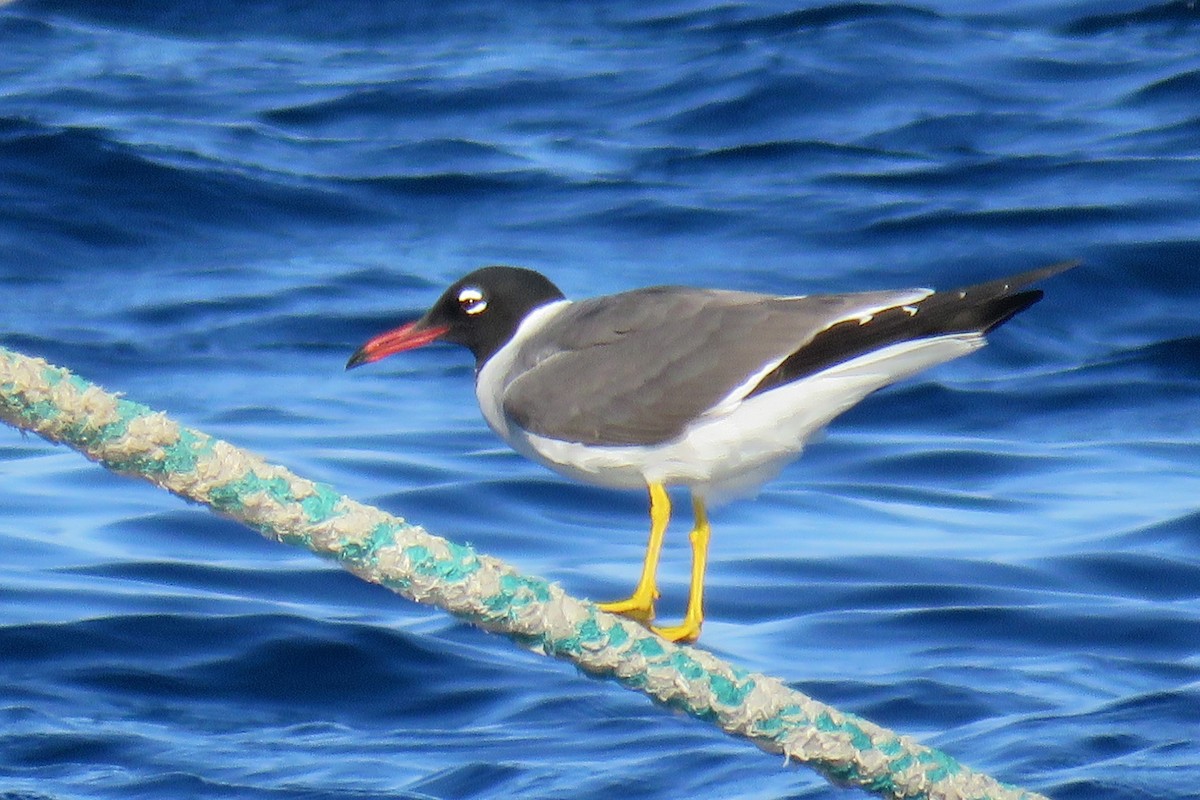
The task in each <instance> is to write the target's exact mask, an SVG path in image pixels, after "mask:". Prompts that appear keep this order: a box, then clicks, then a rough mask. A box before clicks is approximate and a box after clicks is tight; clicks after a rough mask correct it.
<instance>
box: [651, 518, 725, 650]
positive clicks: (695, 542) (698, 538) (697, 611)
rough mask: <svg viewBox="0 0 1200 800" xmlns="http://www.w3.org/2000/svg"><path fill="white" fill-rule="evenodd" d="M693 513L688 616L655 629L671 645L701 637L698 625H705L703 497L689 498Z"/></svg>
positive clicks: (706, 535) (708, 531)
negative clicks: (677, 623)
mask: <svg viewBox="0 0 1200 800" xmlns="http://www.w3.org/2000/svg"><path fill="white" fill-rule="evenodd" d="M692 511H693V512H694V513H695V515H696V523H695V527H693V528H692V533H691V536H690V537H689V538H690V539H691V541H692V585H691V588H689V589H688V604H687V613H686V614H685V615H684V617H683V622H682V623H681V624H679V625H672V626H670V627H667V628H657V627H656V628H654V632H655V633H657V634H658V635H659V636H661V637H663V638H664V639H670V640H671V641H672V642H694V641H696V640H697V639H699V638H700V625H701V624H702V623H703V622H704V568H705V566H706V565H707V564H708V540H709V538H710V537H711V535H712V528H711V527H710V526H709V524H708V512H707V511H706V510H705V509H704V500H703V498H700V497H697V496H696V495H692Z"/></svg>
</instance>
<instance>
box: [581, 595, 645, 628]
mask: <svg viewBox="0 0 1200 800" xmlns="http://www.w3.org/2000/svg"><path fill="white" fill-rule="evenodd" d="M657 599H658V592H650V593H641V594H639V593H638V592H634V593H633V595H632V596H630V597H628V598H626V599H625V600H614V601H613V602H611V603H597V604H596V607H597V608H599V609H600V610H601V611H607V612H608V613H610V614H620V615H621V616H623V617H629V618H630V619H635V620H637V621H638V622H641V623H643V624H644V623H649V622H650V621H651V620H653V619H654V601H655V600H657Z"/></svg>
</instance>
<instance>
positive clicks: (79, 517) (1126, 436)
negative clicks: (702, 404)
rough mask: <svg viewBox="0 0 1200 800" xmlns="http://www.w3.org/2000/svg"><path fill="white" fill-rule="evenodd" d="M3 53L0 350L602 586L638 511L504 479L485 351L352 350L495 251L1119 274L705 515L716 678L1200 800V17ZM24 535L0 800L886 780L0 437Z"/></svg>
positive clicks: (889, 279)
mask: <svg viewBox="0 0 1200 800" xmlns="http://www.w3.org/2000/svg"><path fill="white" fill-rule="evenodd" d="M0 42H3V46H2V47H0V254H2V255H0V286H2V287H3V298H4V302H3V305H2V309H3V312H2V315H0V320H3V322H2V326H0V343H3V344H4V345H5V346H8V347H12V348H16V349H18V350H21V351H23V352H26V353H29V354H33V355H38V356H43V357H46V358H48V359H50V360H51V361H53V362H56V363H59V364H62V365H65V366H67V367H69V368H71V369H73V370H76V371H77V372H79V373H80V374H82V375H84V376H86V377H88V378H90V379H92V380H95V381H97V382H99V383H101V384H103V385H106V386H108V387H109V388H112V389H116V390H120V391H123V392H125V393H127V394H128V396H130V397H132V398H134V399H137V400H139V401H141V402H144V403H147V404H149V405H151V406H154V407H158V408H162V409H164V410H166V411H168V412H169V413H171V414H172V415H174V416H175V417H177V418H179V419H181V420H183V421H185V422H186V423H188V424H191V425H194V426H197V427H200V428H202V429H204V430H206V431H208V432H210V433H212V434H215V435H218V436H221V437H225V438H228V439H229V440H231V441H233V442H235V443H237V444H239V445H242V446H245V447H248V448H250V449H253V450H256V451H258V452H260V453H262V454H264V455H266V456H267V457H268V458H269V459H271V460H273V461H277V462H280V463H283V464H286V465H288V466H289V467H291V468H293V469H295V470H296V471H298V472H300V473H301V474H304V475H306V476H308V477H311V478H314V479H318V480H324V481H328V482H331V483H333V484H334V485H336V486H337V487H338V488H339V489H340V490H342V491H344V492H346V493H348V494H350V495H352V496H354V497H357V498H360V499H363V500H365V501H369V502H373V503H376V504H378V505H381V506H383V507H385V508H387V509H389V510H392V511H395V512H397V513H400V514H402V515H404V516H406V517H408V518H409V519H412V520H414V521H418V522H420V523H422V524H424V525H425V526H427V527H428V528H429V529H431V530H433V531H435V532H437V533H439V534H442V535H445V536H448V537H450V538H452V539H455V540H458V541H467V542H471V543H473V544H475V545H476V546H478V547H479V548H481V549H482V550H483V551H485V552H488V553H492V554H495V555H497V556H499V557H501V558H504V559H506V560H508V561H511V562H513V563H515V564H517V565H519V567H520V568H522V569H523V570H525V571H528V572H531V573H535V574H539V575H543V576H546V577H548V578H551V579H553V580H556V581H559V582H561V583H562V585H563V586H564V587H566V588H567V589H568V590H569V591H571V592H572V593H575V594H579V595H584V596H588V597H594V598H600V599H611V598H613V597H616V596H619V595H621V594H623V593H624V592H627V591H628V589H629V588H630V586H631V584H632V582H633V580H634V578H635V576H636V572H637V569H638V564H639V561H640V556H641V551H642V546H643V542H644V537H645V533H644V530H645V526H646V519H645V508H644V505H645V501H644V499H643V498H642V497H641V496H640V495H639V494H637V493H630V494H622V493H619V492H610V491H606V490H601V489H595V488H591V487H585V486H578V485H574V484H570V483H568V482H566V481H564V480H562V479H560V478H558V477H556V476H554V475H552V474H550V473H548V472H546V471H544V470H542V469H541V468H539V467H537V466H535V465H532V464H529V463H527V462H525V461H523V460H521V459H520V458H519V457H518V456H516V455H515V454H513V453H511V452H509V451H508V450H506V449H505V448H504V447H503V446H502V445H501V444H500V443H499V442H498V441H497V440H496V439H495V438H494V437H493V436H492V435H491V433H490V432H489V431H488V430H487V429H486V426H485V425H484V424H483V422H482V421H481V419H480V417H479V415H478V411H477V409H476V407H475V401H474V396H473V391H472V386H471V360H470V357H469V356H468V355H467V354H466V353H465V352H463V351H459V350H455V349H453V348H450V347H434V348H428V349H426V350H423V351H419V352H414V353H411V354H407V355H405V356H403V357H397V358H394V359H392V360H389V361H387V362H384V363H383V364H381V365H379V366H377V367H372V368H368V369H363V370H357V371H355V372H353V373H349V374H347V373H345V372H343V370H342V366H343V364H344V362H345V360H346V358H347V356H348V355H349V354H350V353H351V352H352V351H353V349H354V348H355V347H357V345H358V344H360V343H361V342H362V341H363V340H365V339H366V338H368V337H369V336H371V335H373V334H374V333H377V332H379V331H380V330H382V329H383V328H385V327H388V326H390V325H392V324H395V323H396V322H398V321H400V320H403V319H405V318H408V317H411V316H412V315H414V314H416V313H417V312H419V311H420V310H422V309H423V308H424V307H425V306H426V304H428V303H429V302H430V301H431V300H432V299H433V298H434V297H435V296H436V295H437V293H438V292H439V291H440V289H441V287H442V286H444V285H445V284H446V283H448V282H449V281H450V280H452V279H454V278H456V277H458V276H459V275H461V274H463V273H465V272H467V271H469V270H470V269H473V268H475V267H477V266H480V265H482V264H486V263H496V262H500V263H518V264H523V265H527V266H531V267H534V268H537V269H539V270H542V271H543V272H545V273H547V274H549V275H550V276H551V277H552V278H553V279H554V280H555V281H556V282H558V283H559V284H560V285H561V286H562V287H563V288H564V290H566V291H567V292H568V294H570V295H572V296H587V295H593V294H602V293H608V292H614V291H619V290H622V289H627V288H632V287H636V286H642V285H647V284H653V283H663V282H679V283H688V284H694V285H704V286H724V287H729V288H737V289H745V290H755V291H777V292H784V293H800V292H816V291H826V290H829V291H845V290H856V289H871V288H885V287H899V286H912V285H934V286H951V285H957V284H959V283H963V282H967V281H970V280H977V279H978V280H981V279H986V278H989V277H995V276H998V275H1001V274H1004V273H1005V272H1006V271H1016V270H1019V269H1026V268H1032V267H1035V266H1039V265H1041V264H1043V263H1049V262H1052V261H1055V260H1060V259H1065V258H1082V259H1084V260H1085V262H1086V266H1085V267H1084V268H1081V269H1079V270H1077V271H1075V272H1074V273H1071V274H1068V275H1065V276H1062V277H1059V278H1055V279H1054V280H1053V281H1051V282H1048V283H1047V284H1046V286H1045V288H1046V290H1047V297H1046V299H1045V301H1044V302H1042V303H1041V304H1039V305H1037V306H1035V307H1034V308H1033V309H1032V310H1030V311H1029V312H1028V313H1026V314H1024V315H1022V316H1021V317H1020V318H1019V319H1017V320H1015V321H1014V322H1012V323H1011V324H1009V325H1007V326H1005V327H1004V328H1003V329H1001V330H999V331H997V333H996V335H995V337H994V344H993V346H991V347H989V348H987V349H985V350H984V351H982V352H981V353H978V354H976V355H974V356H972V357H971V358H969V359H964V360H961V361H958V362H955V363H952V364H949V365H946V366H943V367H940V368H938V369H936V370H934V371H932V372H930V373H927V374H924V375H922V376H920V377H919V378H917V379H915V380H912V381H909V382H907V383H905V384H903V385H900V386H897V387H894V388H892V389H890V390H887V391H885V392H883V393H880V394H879V395H877V396H875V397H872V398H870V399H869V400H868V401H867V402H865V403H863V404H862V405H861V406H859V407H858V408H856V409H854V410H853V411H851V412H850V413H848V414H846V415H845V416H844V417H842V418H840V419H839V420H838V421H837V422H836V423H835V424H834V425H833V426H832V428H831V429H830V430H829V432H828V434H827V436H826V437H824V439H823V440H822V441H821V442H820V443H817V444H815V445H813V446H812V447H811V449H810V451H809V452H808V453H807V454H806V455H805V457H804V458H803V459H801V460H800V461H799V462H797V463H796V464H795V465H793V466H792V467H791V468H789V469H788V470H787V471H786V472H785V473H784V474H783V475H782V476H781V477H780V479H778V480H776V481H774V482H773V483H771V484H769V485H768V486H767V487H766V488H765V490H764V491H763V492H762V494H761V495H760V496H759V497H758V498H757V499H756V500H753V501H743V502H738V503H734V504H732V505H729V506H726V507H724V508H721V509H718V510H717V511H716V512H715V513H714V515H713V517H714V525H715V539H714V544H713V552H712V562H711V571H710V582H709V594H708V614H709V621H708V623H707V625H706V627H705V635H704V638H703V640H702V645H703V646H705V647H707V648H710V649H712V650H714V651H716V652H718V653H720V654H721V655H723V656H725V657H727V658H729V659H731V660H733V661H734V662H736V663H738V664H740V665H743V666H745V667H748V668H751V669H756V670H763V671H766V672H768V673H772V674H775V675H778V676H780V677H782V678H784V679H785V680H787V681H789V682H790V683H792V684H793V685H795V686H797V687H798V688H800V689H802V690H804V691H806V692H809V693H811V694H813V695H815V696H817V697H818V698H820V699H822V700H824V701H827V702H830V703H833V704H835V705H838V706H839V707H841V708H844V709H846V710H849V711H854V712H856V713H859V714H862V715H864V716H866V717H868V718H871V719H873V720H876V721H878V722H880V723H882V724H885V725H888V726H890V727H893V728H895V729H897V730H900V731H902V732H904V733H908V734H911V735H913V736H916V737H918V738H920V739H922V740H924V741H926V742H928V743H930V744H933V745H936V746H939V747H942V748H944V749H945V750H947V751H949V752H950V753H952V754H953V755H955V756H956V757H958V758H959V759H961V760H962V761H964V762H966V763H967V764H970V765H972V766H974V767H976V768H978V769H981V770H985V771H988V772H990V773H993V774H995V775H996V776H998V777H1000V778H1001V779H1003V780H1006V781H1010V782H1014V783H1018V784H1022V785H1025V786H1028V787H1030V788H1034V789H1037V790H1040V791H1043V792H1046V793H1048V794H1050V795H1051V796H1053V797H1054V798H1056V799H1057V800H1071V799H1072V798H1080V799H1081V800H1082V799H1084V798H1113V799H1114V800H1120V799H1122V798H1130V799H1131V800H1132V799H1133V798H1137V800H1146V799H1147V798H1170V799H1172V800H1174V799H1175V798H1188V797H1200V790H1197V788H1196V787H1197V786H1198V785H1200V742H1198V739H1200V736H1198V733H1200V330H1198V321H1200V312H1198V311H1197V308H1200V269H1198V267H1200V101H1198V98H1200V11H1197V9H1196V7H1195V6H1194V4H1192V3H1185V2H1168V3H1163V4H1159V5H1153V4H1146V3H1145V0H1142V3H1141V4H1139V2H1138V1H1137V0H1131V1H1130V2H1117V1H1116V0H1106V1H1105V2H1093V3H1084V2H1075V3H1050V2H1044V0H1027V2H1013V3H1000V4H997V3H980V2H969V3H966V4H963V3H950V2H941V1H940V0H934V2H925V3H922V4H909V5H899V6H893V5H888V6H883V5H872V4H862V3H846V4H840V5H813V4H803V5H799V6H785V5H783V4H770V3H753V4H740V5H726V4H707V3H705V2H702V1H701V0H678V1H677V2H671V3H665V4H645V3H636V2H630V1H629V0H618V2H614V3H607V4H591V3H586V2H568V3H563V2H527V3H522V4H493V3H484V2H478V1H476V2H471V1H470V0H448V2H441V3H437V4H427V5H421V4H414V3H410V2H365V1H362V2H347V3H337V4H334V3H303V2H298V0H274V2H259V3H238V2H232V0H217V2H212V3H183V2H179V1H178V0H174V2H172V1H171V0H168V1H167V2H157V1H155V2H151V0H126V1H125V2H111V3H94V2H87V0H61V1H58V2H52V1H50V0H45V1H43V2H36V1H35V0H18V2H14V3H9V4H7V5H3V6H2V7H0ZM680 505H681V506H682V507H686V503H681V504H680ZM678 522H679V528H680V529H681V528H685V527H686V524H687V519H686V514H684V515H683V518H681V519H680V520H679V521H678ZM680 529H673V535H672V536H671V537H670V538H669V540H668V547H667V551H666V553H665V561H664V565H663V572H662V579H663V580H662V583H663V588H664V594H665V596H664V600H663V603H664V605H663V608H662V613H663V616H664V618H666V619H670V618H673V617H675V616H677V615H678V614H680V613H681V611H682V605H683V595H684V592H685V584H686V579H687V578H686V576H687V560H688V555H687V545H686V537H685V536H684V535H683V531H682V530H680ZM0 553H3V557H2V558H0V797H3V798H6V800H11V799H12V798H39V799H40V798H55V800H66V799H67V798H122V799H124V798H182V797H195V798H227V797H238V798H251V799H253V798H271V799H272V800H275V799H276V798H324V797H347V798H356V799H359V800H361V798H375V797H380V798H382V797H388V798H422V799H423V800H424V799H427V798H510V797H522V798H563V797H571V798H610V797H618V796H619V797H623V798H678V797H714V798H775V797H784V796H786V797H796V798H841V797H848V796H855V797H858V796H862V795H861V794H859V793H856V792H846V791H842V790H838V789H834V788H831V787H829V786H828V785H826V784H825V783H824V782H823V781H822V780H820V779H819V778H817V777H815V776H814V775H813V774H812V773H810V772H808V771H806V770H803V769H799V768H797V767H795V766H794V765H792V766H784V765H782V764H781V763H780V761H779V759H777V758H776V757H773V756H766V755H763V754H762V753H760V752H759V751H757V750H756V749H755V748H753V747H751V746H749V745H746V744H745V743H742V742H739V741H735V740H732V739H728V738H726V737H725V736H723V735H722V734H720V733H718V732H716V731H715V730H713V729H711V728H709V727H708V726H706V725H704V724H702V723H698V722H695V721H693V720H690V719H688V718H685V717H682V716H679V715H676V714H672V713H670V712H668V711H665V710H663V709H660V708H656V707H654V706H653V705H652V704H651V703H650V702H649V701H647V700H645V699H643V698H642V697H640V696H638V695H636V694H633V693H630V692H627V691H625V690H623V689H621V688H619V687H617V686H616V685H614V684H611V683H607V682H603V681H596V680H592V679H588V678H585V677H582V676H581V675H579V674H577V673H576V672H575V671H574V670H573V668H571V667H570V666H568V665H566V664H562V663H557V662H552V661H548V660H546V659H543V658H540V657H537V656H535V655H532V654H529V653H526V652H524V651H522V650H520V649H518V648H516V647H514V646H513V645H511V644H510V643H508V642H507V641H506V640H504V639H502V638H500V637H496V636H490V635H487V634H484V633H481V632H479V631H476V630H474V629H472V628H470V627H467V626H465V625H463V624H460V623H458V622H456V621H454V620H452V619H450V618H448V617H446V616H445V615H443V614H441V613H438V612H434V611H429V610H426V609H424V608H421V607H417V606H415V605H413V604H410V603H408V602H406V601H404V600H401V599H399V598H397V597H395V596H394V595H391V594H390V593H388V592H386V591H384V590H382V589H379V588H377V587H372V586H368V585H366V584H363V583H361V582H359V581H358V580H356V579H355V578H353V577H352V576H350V575H349V574H347V573H344V572H343V571H341V570H340V569H339V568H337V567H336V566H334V565H332V564H328V563H324V562H321V561H318V560H316V559H315V558H313V557H312V556H310V555H309V554H308V553H306V552H304V551H301V550H295V549H290V548H287V547H283V546H280V545H274V544H270V543H267V542H266V541H264V540H262V539H260V538H258V537H257V536H256V535H254V534H252V533H250V532H248V531H246V530H244V529H241V528H240V527H238V526H236V525H234V524H232V523H230V522H227V521H223V520H221V519H218V518H216V517H214V516H211V515H210V514H208V513H206V512H205V511H204V510H203V509H200V508H197V507H192V506H187V505H185V504H183V503H182V502H180V501H178V500H176V499H174V498H172V497H170V496H167V495H165V494H163V493H161V492H158V491H156V490H154V489H152V488H150V487H148V486H146V485H143V484H140V483H138V482H135V481H131V480H127V479H122V478H118V477H114V476H112V475H109V474H107V473H105V472H104V471H103V470H101V469H99V468H97V467H95V466H93V465H91V464H89V463H87V462H85V461H84V460H83V459H81V458H80V457H78V456H77V455H75V454H73V453H70V452H68V451H66V450H65V449H62V448H53V447H50V446H48V445H46V444H45V443H43V442H41V441H40V440H38V439H36V438H31V437H24V436H21V435H20V434H18V433H16V432H14V431H11V430H9V429H7V428H4V429H2V430H0Z"/></svg>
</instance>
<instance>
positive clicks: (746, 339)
mask: <svg viewBox="0 0 1200 800" xmlns="http://www.w3.org/2000/svg"><path fill="white" fill-rule="evenodd" d="M927 294H928V290H908V291H894V292H864V293H859V294H851V295H820V296H813V297H790V298H789V297H772V296H769V295H759V294H749V293H743V292H723V291H709V290H702V289H687V288H680V287H655V288H652V289H640V290H636V291H633V292H626V293H624V294H619V295H612V296H610V297H604V298H597V299H595V300H585V301H582V302H579V303H575V304H573V305H571V306H568V307H567V308H566V309H564V311H563V312H562V313H561V314H559V315H558V316H557V317H555V318H554V319H553V320H552V321H551V322H550V323H549V324H548V325H547V326H546V327H545V328H543V329H541V330H539V331H537V332H536V333H535V334H534V335H533V336H531V338H530V339H529V340H527V341H526V342H524V343H523V346H522V357H521V359H520V361H519V362H518V363H517V364H514V369H513V370H512V371H511V372H510V374H512V375H515V376H516V377H515V379H513V380H512V381H511V382H510V383H509V384H508V385H507V386H506V388H505V390H504V393H503V408H504V412H505V413H506V414H507V415H508V416H509V417H510V418H511V419H512V420H513V421H514V422H516V423H517V424H518V425H520V426H521V427H522V428H524V429H526V430H528V431H530V432H532V433H534V434H537V435H539V436H546V437H549V438H553V439H560V440H564V441H572V442H581V443H584V444H597V445H645V444H657V443H661V442H664V441H668V440H670V439H673V438H675V437H676V436H678V435H680V434H681V433H682V432H683V430H684V428H685V427H686V426H687V424H688V423H689V422H690V421H692V420H693V419H695V418H696V417H698V416H700V415H701V414H703V413H704V412H706V411H708V410H710V409H712V408H713V407H714V406H716V405H718V404H719V403H720V402H721V401H722V400H723V399H725V398H726V397H728V396H729V395H730V393H731V392H733V391H734V390H735V389H737V388H738V387H741V386H745V391H747V392H748V391H750V389H752V388H753V385H752V384H751V385H746V384H747V383H748V382H750V381H752V379H753V380H754V381H755V382H756V381H757V380H758V379H761V378H762V377H763V376H764V375H765V374H767V373H769V372H770V371H771V370H773V369H774V368H775V367H777V366H778V365H779V364H780V363H781V362H782V361H784V360H785V359H786V358H787V357H788V356H789V355H791V354H792V353H794V352H796V351H797V350H798V349H800V348H801V347H803V346H804V345H805V344H806V343H807V342H809V341H811V340H812V339H813V337H814V336H816V335H817V334H818V333H819V332H820V331H823V330H825V329H827V328H829V327H830V326H831V325H832V324H834V323H836V322H838V321H841V320H845V319H850V318H854V317H856V316H861V315H864V314H870V313H872V312H873V311H877V310H879V309H882V308H890V307H893V306H896V305H898V304H901V303H906V302H913V301H914V300H919V299H920V298H922V297H924V296H925V295H927Z"/></svg>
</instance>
